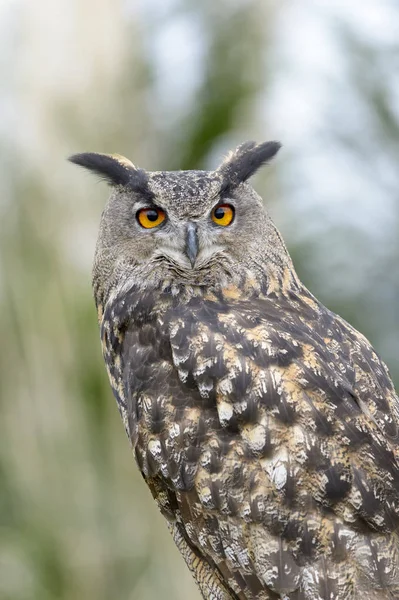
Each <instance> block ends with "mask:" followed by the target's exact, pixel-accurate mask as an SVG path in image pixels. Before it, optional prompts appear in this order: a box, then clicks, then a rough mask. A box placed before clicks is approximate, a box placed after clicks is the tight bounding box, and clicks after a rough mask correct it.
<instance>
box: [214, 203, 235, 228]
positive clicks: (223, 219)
mask: <svg viewBox="0 0 399 600" xmlns="http://www.w3.org/2000/svg"><path fill="white" fill-rule="evenodd" d="M233 219H234V208H233V207H232V206H231V205H230V204H219V205H218V206H215V208H214V209H213V211H212V221H213V222H214V223H216V225H221V226H222V227H227V225H230V223H232V222H233Z"/></svg>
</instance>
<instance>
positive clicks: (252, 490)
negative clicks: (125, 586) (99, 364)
mask: <svg viewBox="0 0 399 600" xmlns="http://www.w3.org/2000/svg"><path fill="white" fill-rule="evenodd" d="M101 336H102V342H103V349H104V356H105V360H106V364H107V368H108V372H109V376H110V380H111V384H112V387H113V391H114V394H115V396H116V399H117V402H118V405H119V409H120V412H121V414H122V417H123V419H124V422H125V426H126V430H127V433H128V435H129V438H130V440H131V443H132V446H133V450H134V453H135V456H136V459H137V462H138V465H139V467H140V470H141V472H142V474H143V476H144V478H145V480H146V481H147V483H148V485H149V487H150V489H151V491H152V493H153V495H154V497H155V499H156V500H157V502H158V504H159V507H160V509H161V511H162V513H163V514H164V516H165V517H166V518H167V519H168V521H169V526H170V528H171V530H172V534H173V536H174V539H175V541H176V543H177V545H178V547H179V549H180V550H181V552H182V554H183V556H184V558H185V559H186V561H187V564H188V565H189V567H190V569H191V570H192V571H193V573H194V576H195V577H196V579H197V582H198V584H199V586H200V589H201V592H202V594H203V596H204V597H205V598H208V599H216V600H227V599H231V598H235V599H241V600H250V599H255V598H256V599H261V600H266V599H267V600H269V599H270V600H271V599H278V598H280V599H285V600H357V599H361V600H372V599H373V600H382V599H388V598H390V599H392V598H399V543H398V536H397V533H396V530H397V527H398V524H399V466H398V464H399V463H398V451H399V446H398V422H399V417H398V410H399V409H398V407H399V403H398V398H397V396H396V394H395V392H394V389H393V386H392V383H391V380H390V378H389V374H388V372H387V369H386V367H385V365H384V364H383V363H382V361H381V360H380V359H379V357H378V356H377V355H376V353H375V352H374V351H373V349H372V348H371V346H370V344H369V343H368V342H367V340H366V339H365V338H364V337H363V336H362V335H360V334H359V333H358V332H356V331H355V330H354V329H353V328H352V327H350V326H349V325H348V324H347V323H346V322H345V321H343V320H342V319H340V318H339V317H337V316H336V315H335V314H333V313H331V312H330V311H328V310H327V309H326V308H325V307H323V306H322V305H320V304H319V303H318V302H317V301H316V300H315V299H314V298H313V297H312V296H311V295H310V294H309V292H307V291H306V290H305V289H303V290H300V291H298V292H296V293H293V292H288V293H287V294H286V295H283V294H269V295H267V294H266V293H265V294H262V293H257V294H252V295H251V294H247V295H246V296H245V297H244V296H243V293H242V291H240V290H239V289H238V288H235V287H233V286H230V287H228V288H226V289H221V290H215V291H208V292H206V291H204V292H202V291H201V290H195V288H193V289H188V290H185V289H182V290H181V291H180V293H177V294H172V293H171V292H170V291H169V290H165V291H163V292H160V291H156V292H155V291H144V292H143V291H142V290H141V291H139V290H138V289H135V288H134V287H133V288H131V289H129V290H128V291H126V292H123V293H122V292H121V293H120V294H119V295H117V296H115V297H114V298H113V299H111V300H109V301H108V304H107V305H106V307H105V311H104V315H103V316H102V319H101Z"/></svg>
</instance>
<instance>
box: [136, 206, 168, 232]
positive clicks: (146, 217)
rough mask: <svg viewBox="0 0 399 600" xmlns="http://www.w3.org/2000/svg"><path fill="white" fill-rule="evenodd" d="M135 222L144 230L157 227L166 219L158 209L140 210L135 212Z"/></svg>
mask: <svg viewBox="0 0 399 600" xmlns="http://www.w3.org/2000/svg"><path fill="white" fill-rule="evenodd" d="M136 216H137V220H138V222H139V223H140V225H141V226H142V227H144V229H152V228H153V227H158V225H160V224H161V223H163V222H164V221H165V219H166V215H165V213H164V211H163V210H161V209H160V208H142V209H140V210H139V211H138V212H137V215H136Z"/></svg>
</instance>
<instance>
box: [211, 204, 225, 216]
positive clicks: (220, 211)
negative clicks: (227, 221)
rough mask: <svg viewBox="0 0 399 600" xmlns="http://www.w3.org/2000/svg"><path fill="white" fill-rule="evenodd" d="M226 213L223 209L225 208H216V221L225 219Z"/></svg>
mask: <svg viewBox="0 0 399 600" xmlns="http://www.w3.org/2000/svg"><path fill="white" fill-rule="evenodd" d="M224 213H225V209H224V208H223V206H218V207H217V208H215V212H214V215H215V219H223V217H224Z"/></svg>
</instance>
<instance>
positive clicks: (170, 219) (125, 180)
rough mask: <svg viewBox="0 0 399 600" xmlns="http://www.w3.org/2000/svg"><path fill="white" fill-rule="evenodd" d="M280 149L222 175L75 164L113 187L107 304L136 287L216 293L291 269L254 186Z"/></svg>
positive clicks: (101, 270)
mask: <svg viewBox="0 0 399 600" xmlns="http://www.w3.org/2000/svg"><path fill="white" fill-rule="evenodd" d="M279 148H280V144H279V143H278V142H266V143H263V144H256V143H255V142H246V143H245V144H242V145H241V146H239V147H238V148H237V149H236V150H235V151H234V152H231V153H230V154H229V156H228V157H227V158H226V159H225V160H224V162H223V163H222V164H221V165H220V166H219V167H218V168H217V169H216V170H215V171H171V172H169V171H159V172H147V171H144V170H142V169H139V168H137V167H135V166H134V165H133V164H132V163H131V162H130V161H129V160H128V159H126V158H124V157H122V156H119V155H107V154H95V153H85V154H76V155H74V156H72V157H71V158H70V160H71V162H73V163H75V164H77V165H80V166H82V167H85V168H87V169H89V170H90V171H93V172H95V173H96V174H98V175H100V176H101V177H102V178H104V179H105V180H106V181H107V182H108V183H109V184H110V185H111V186H112V187H113V191H112V194H111V197H110V199H109V201H108V204H107V205H106V207H105V209H104V212H103V215H102V219H101V225H100V232H99V238H98V242H97V249H96V256H95V261H94V270H93V283H94V288H95V291H96V294H97V295H100V296H101V297H102V298H101V303H103V301H104V300H105V298H104V296H105V297H106V296H108V294H109V293H110V292H111V291H113V290H115V288H120V287H121V286H123V287H124V288H125V286H126V285H129V284H130V283H131V284H140V285H142V286H143V287H146V286H154V287H157V288H159V287H170V286H175V287H176V286H182V285H183V286H184V285H186V286H207V287H212V286H217V285H221V284H222V285H223V284H226V283H228V282H229V281H230V280H234V279H235V278H237V277H242V276H247V275H248V274H250V275H251V277H253V278H258V279H259V278H265V277H267V273H268V271H270V270H276V269H280V270H281V269H283V268H285V267H286V266H287V265H288V264H289V263H290V259H289V257H288V254H287V251H286V249H285V246H284V243H283V242H282V240H281V237H280V235H279V233H278V232H277V230H276V228H275V227H274V225H273V223H272V221H271V219H270V217H269V216H268V214H267V212H266V211H265V209H264V207H263V205H262V201H261V198H260V197H259V196H258V195H257V194H256V192H255V191H254V190H253V188H252V187H251V186H250V185H249V184H248V183H247V180H248V179H249V178H250V177H251V175H253V174H254V173H255V171H256V170H257V169H258V168H259V167H260V166H261V165H263V164H265V163H267V162H268V161H269V160H271V159H272V158H273V157H274V156H275V154H276V153H277V152H278V150H279ZM97 299H98V298H97Z"/></svg>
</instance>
